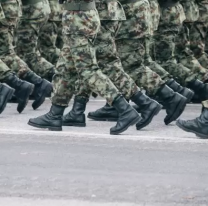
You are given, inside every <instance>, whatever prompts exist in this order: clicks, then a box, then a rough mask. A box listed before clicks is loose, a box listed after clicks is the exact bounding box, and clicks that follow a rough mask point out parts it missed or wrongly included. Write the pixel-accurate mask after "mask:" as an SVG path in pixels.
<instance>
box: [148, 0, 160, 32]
mask: <svg viewBox="0 0 208 206" xmlns="http://www.w3.org/2000/svg"><path fill="white" fill-rule="evenodd" d="M149 3H150V9H151V19H152V20H151V22H152V33H154V31H156V30H157V28H158V25H159V22H160V7H159V4H158V1H157V0H149Z"/></svg>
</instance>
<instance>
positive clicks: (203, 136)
mask: <svg viewBox="0 0 208 206" xmlns="http://www.w3.org/2000/svg"><path fill="white" fill-rule="evenodd" d="M176 125H177V126H178V127H179V128H181V129H182V130H184V131H185V132H190V133H194V134H195V135H196V136H198V137H200V138H202V139H208V135H205V134H201V133H198V132H196V131H193V130H190V129H187V128H186V127H184V126H183V125H181V124H179V123H178V122H176Z"/></svg>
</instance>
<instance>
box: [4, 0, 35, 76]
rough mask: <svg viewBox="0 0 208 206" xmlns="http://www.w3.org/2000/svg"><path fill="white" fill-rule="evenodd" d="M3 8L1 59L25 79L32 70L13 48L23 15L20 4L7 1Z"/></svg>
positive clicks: (12, 0)
mask: <svg viewBox="0 0 208 206" xmlns="http://www.w3.org/2000/svg"><path fill="white" fill-rule="evenodd" d="M1 6H2V8H3V11H4V15H5V18H4V19H1V20H0V45H1V46H0V58H1V60H2V61H3V62H4V63H5V64H6V65H7V66H8V67H9V68H10V69H11V70H12V71H13V72H15V73H16V74H17V76H18V77H20V78H24V76H25V75H27V74H28V72H30V71H31V70H30V69H29V67H28V65H27V64H26V63H25V62H24V61H23V60H22V59H20V57H19V56H17V54H16V53H15V51H14V46H13V41H14V29H15V28H16V26H17V22H18V19H19V18H20V16H21V14H22V13H21V9H20V3H19V2H18V1H16V0H15V1H14V0H7V1H6V2H5V3H1Z"/></svg>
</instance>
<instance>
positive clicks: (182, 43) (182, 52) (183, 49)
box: [175, 22, 208, 81]
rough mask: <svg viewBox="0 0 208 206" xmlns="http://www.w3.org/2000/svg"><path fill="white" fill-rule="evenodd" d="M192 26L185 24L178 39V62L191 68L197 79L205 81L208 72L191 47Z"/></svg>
mask: <svg viewBox="0 0 208 206" xmlns="http://www.w3.org/2000/svg"><path fill="white" fill-rule="evenodd" d="M190 24H193V23H188V22H184V23H183V26H182V28H181V29H180V32H179V34H178V36H177V38H176V49H175V54H176V58H177V60H178V62H180V63H181V64H183V65H184V66H185V67H187V68H189V69H190V71H191V72H192V73H193V75H194V74H195V78H197V79H199V80H201V81H205V80H206V74H207V73H208V70H207V69H206V68H205V67H203V66H202V65H201V64H200V62H199V61H198V59H197V58H196V57H195V56H194V53H193V51H192V50H191V47H190V31H189V27H190Z"/></svg>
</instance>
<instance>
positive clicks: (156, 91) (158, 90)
mask: <svg viewBox="0 0 208 206" xmlns="http://www.w3.org/2000/svg"><path fill="white" fill-rule="evenodd" d="M121 3H122V5H123V7H124V10H125V13H126V17H127V20H126V21H121V22H120V24H121V26H120V29H118V30H117V31H116V36H115V38H116V45H117V51H118V53H119V57H120V58H121V61H122V65H123V68H124V70H125V71H126V72H127V73H128V74H129V75H130V76H131V78H132V79H133V80H134V81H135V83H136V84H137V85H138V86H141V87H143V88H144V89H145V90H146V91H147V92H148V94H150V95H157V96H159V98H160V100H162V101H163V103H164V104H165V105H166V112H167V114H168V115H167V116H166V118H165V120H164V121H165V124H169V123H171V122H172V121H174V120H175V119H177V118H178V116H180V114H181V113H182V112H183V109H184V107H185V104H184V98H183V97H182V96H180V95H179V94H178V93H174V92H173V90H174V91H180V92H181V93H183V94H184V95H187V96H189V95H190V94H191V97H192V95H193V93H192V92H191V91H190V90H187V89H186V88H183V87H181V86H180V85H179V84H177V83H176V82H175V81H174V80H173V79H171V80H169V81H166V82H165V81H162V79H161V78H160V76H159V75H158V74H157V73H155V72H153V71H152V70H151V69H150V68H148V67H146V66H144V64H143V62H144V58H145V54H147V52H146V48H145V45H146V44H145V42H146V38H147V37H149V36H150V35H151V32H152V30H151V29H152V24H151V16H150V6H149V3H148V1H146V0H138V1H136V2H129V1H121ZM169 86H170V87H171V88H172V89H173V90H172V89H170V87H169ZM169 95H170V96H169ZM167 96H169V97H168V98H166V97H167ZM170 99H171V103H170ZM138 111H139V110H138ZM140 112H141V111H140ZM173 114H174V115H173ZM88 118H91V119H94V120H104V121H105V120H108V119H109V120H116V119H117V118H118V113H117V112H116V111H115V110H114V109H113V108H109V107H108V106H107V105H106V106H104V107H102V108H100V109H98V110H96V111H95V112H90V113H89V114H88ZM138 125H139V123H138V124H137V128H138V129H139V128H140V127H139V126H138Z"/></svg>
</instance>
